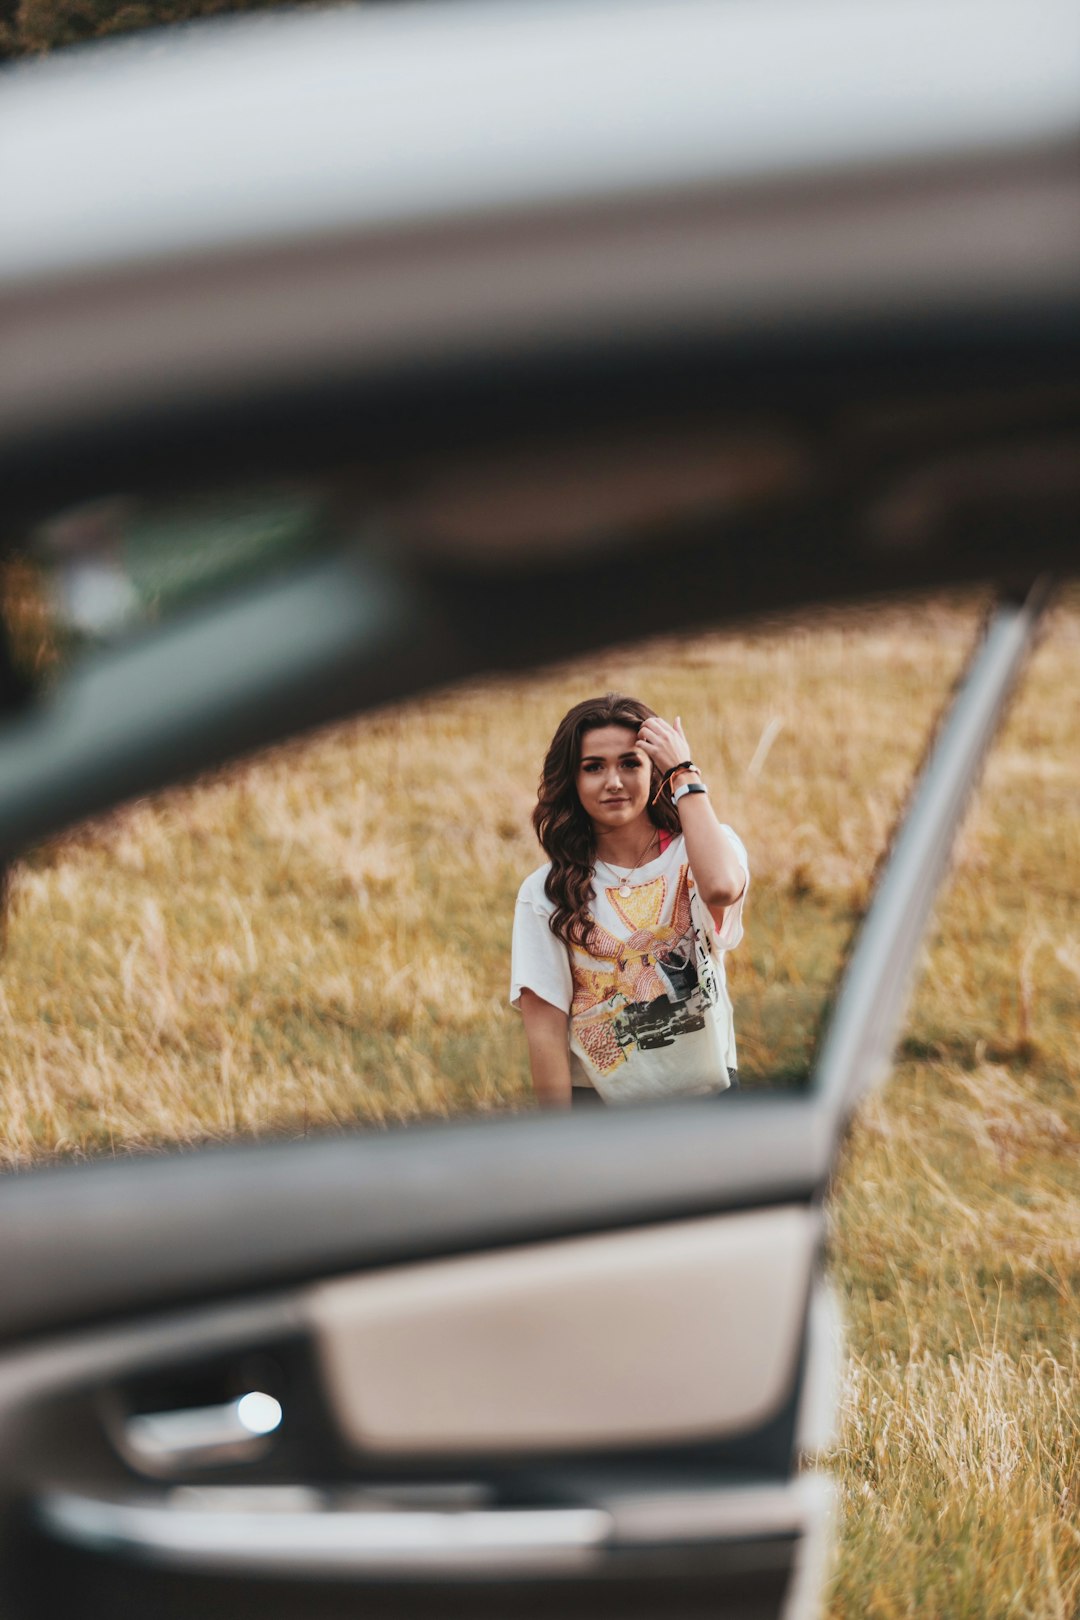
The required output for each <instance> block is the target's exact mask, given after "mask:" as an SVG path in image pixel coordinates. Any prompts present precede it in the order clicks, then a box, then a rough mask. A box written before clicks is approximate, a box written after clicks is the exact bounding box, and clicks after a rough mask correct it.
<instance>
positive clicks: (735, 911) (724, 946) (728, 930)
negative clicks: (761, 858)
mask: <svg viewBox="0 0 1080 1620" xmlns="http://www.w3.org/2000/svg"><path fill="white" fill-rule="evenodd" d="M720 830H721V831H722V832H723V833H724V835H725V837H726V838H727V840H728V843H729V844H730V845H731V847H732V849H733V850H734V851H735V854H736V857H737V859H738V862H739V865H740V866H741V867H742V869H743V878H744V879H745V881H744V883H743V892H742V894H740V896H739V898H738V899H737V900H736V902H735V904H734V905H733V906H727V907H726V908H725V910H724V920H723V922H722V923H721V925H720V927H719V928H717V929H716V931H715V933H714V936H713V937H714V939H715V942H716V946H717V949H718V950H721V951H733V950H734V949H735V947H736V945H737V944H738V943H739V941H740V940H741V939H742V937H743V906H744V905H745V904H746V896H747V894H748V892H749V889H750V863H749V861H748V860H747V856H746V847H745V845H744V844H743V841H742V839H741V838H740V837H739V835H738V833H736V832H734V831H733V830H732V828H730V827H729V826H728V825H727V823H726V822H721V823H720Z"/></svg>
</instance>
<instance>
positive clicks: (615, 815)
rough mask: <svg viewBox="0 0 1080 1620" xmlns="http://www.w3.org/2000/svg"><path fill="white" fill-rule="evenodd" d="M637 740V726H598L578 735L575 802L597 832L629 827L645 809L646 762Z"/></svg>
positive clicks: (647, 786)
mask: <svg viewBox="0 0 1080 1620" xmlns="http://www.w3.org/2000/svg"><path fill="white" fill-rule="evenodd" d="M636 739H637V727H636V726H635V727H631V726H597V727H596V728H595V729H593V730H591V731H583V732H582V734H581V757H580V759H579V761H578V769H577V791H578V798H579V799H580V800H581V804H582V808H583V809H584V811H585V813H586V815H587V816H588V817H589V818H590V820H591V821H592V823H593V826H594V827H595V828H596V830H597V832H608V831H611V832H614V831H615V830H616V829H618V828H620V827H628V826H629V825H630V824H631V823H632V822H634V821H637V820H638V819H639V818H640V817H641V816H643V815H644V814H645V812H646V811H647V809H648V806H649V785H650V781H651V775H650V767H649V761H648V760H647V759H646V757H645V755H644V754H643V753H642V752H641V750H640V749H639V748H637V747H636V746H635V743H636Z"/></svg>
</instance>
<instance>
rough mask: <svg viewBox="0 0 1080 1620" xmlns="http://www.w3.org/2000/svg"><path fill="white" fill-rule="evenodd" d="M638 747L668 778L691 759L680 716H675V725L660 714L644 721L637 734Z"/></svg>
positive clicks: (662, 774)
mask: <svg viewBox="0 0 1080 1620" xmlns="http://www.w3.org/2000/svg"><path fill="white" fill-rule="evenodd" d="M637 745H638V747H639V748H640V749H641V751H642V753H643V754H645V755H646V756H647V758H649V759H651V760H652V762H653V764H654V765H655V766H656V768H657V770H658V771H659V772H660V775H661V776H666V775H667V773H668V771H670V770H672V769H673V768H674V767H675V766H676V765H681V764H682V763H683V762H684V761H685V760H688V759H689V758H690V757H691V756H690V744H689V743H688V742H687V740H686V733H685V732H684V731H683V728H682V721H681V719H680V718H679V716H678V715H676V716H675V724H674V725H671V723H670V722H669V721H667V720H664V719H662V718H661V717H660V715H658V714H654V715H652V716H650V718H649V719H648V720H643V721H642V722H641V728H640V730H639V731H638V734H637Z"/></svg>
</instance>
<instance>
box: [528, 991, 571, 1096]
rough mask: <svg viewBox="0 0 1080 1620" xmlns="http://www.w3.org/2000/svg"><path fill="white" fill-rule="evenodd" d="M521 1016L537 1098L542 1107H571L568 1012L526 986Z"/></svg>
mask: <svg viewBox="0 0 1080 1620" xmlns="http://www.w3.org/2000/svg"><path fill="white" fill-rule="evenodd" d="M521 1017H522V1019H523V1021H524V1024H525V1039H526V1041H527V1042H528V1043H529V1067H530V1069H531V1070H532V1083H533V1090H534V1091H535V1092H536V1100H537V1102H538V1103H539V1104H540V1106H541V1108H569V1106H570V1047H569V1044H568V1040H567V1036H568V1033H569V1025H570V1019H569V1015H568V1014H567V1013H564V1012H563V1011H562V1009H561V1008H560V1007H553V1006H552V1005H551V1002H550V1001H545V1000H544V999H543V997H542V996H538V995H536V993H535V992H534V991H532V990H524V989H523V990H522V992H521Z"/></svg>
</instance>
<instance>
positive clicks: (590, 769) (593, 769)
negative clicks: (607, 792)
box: [581, 763, 600, 776]
mask: <svg viewBox="0 0 1080 1620" xmlns="http://www.w3.org/2000/svg"><path fill="white" fill-rule="evenodd" d="M581 768H582V770H583V771H585V772H586V774H587V775H589V776H595V775H596V773H597V771H598V770H599V769H600V766H599V765H597V764H595V763H593V764H590V765H583V766H582V767H581Z"/></svg>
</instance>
